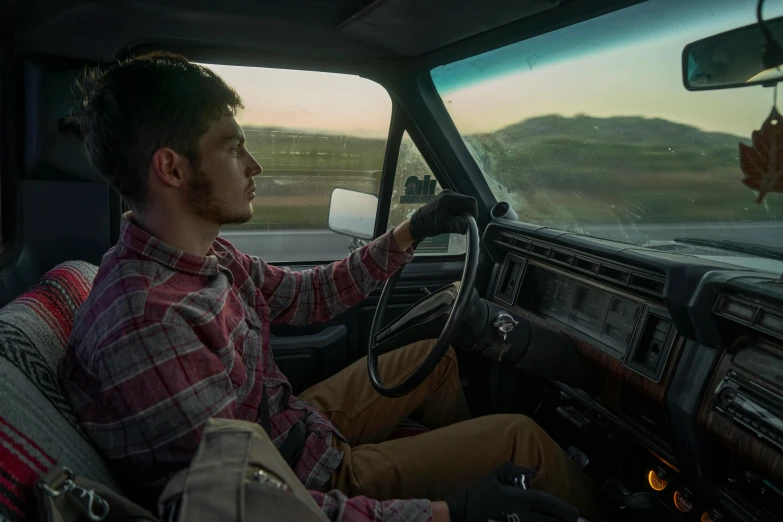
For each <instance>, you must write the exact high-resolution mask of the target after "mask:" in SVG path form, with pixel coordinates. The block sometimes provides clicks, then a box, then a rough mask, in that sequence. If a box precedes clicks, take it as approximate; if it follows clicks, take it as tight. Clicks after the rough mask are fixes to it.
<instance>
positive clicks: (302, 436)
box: [258, 386, 307, 469]
mask: <svg viewBox="0 0 783 522" xmlns="http://www.w3.org/2000/svg"><path fill="white" fill-rule="evenodd" d="M258 409H259V411H258V416H259V417H260V420H261V427H262V428H264V431H265V432H266V434H267V435H269V438H270V439H271V438H272V419H271V417H270V415H269V396H268V395H267V393H266V386H263V387H262V389H261V404H260V405H259V407H258ZM306 435H307V432H306V430H305V427H304V424H303V423H302V421H301V420H299V421H297V423H296V424H294V425H293V426H292V427H291V430H290V431H289V432H288V436H287V437H286V439H285V440H284V441H283V443H282V444H281V445H280V447H279V448H277V450H278V451H279V452H280V455H281V456H282V457H283V459H284V460H285V462H286V464H288V465H289V466H290V467H291V469H293V468H294V467H295V466H296V463H297V462H298V461H299V457H300V456H301V455H302V452H303V451H304V446H305V440H306V439H307V436H306Z"/></svg>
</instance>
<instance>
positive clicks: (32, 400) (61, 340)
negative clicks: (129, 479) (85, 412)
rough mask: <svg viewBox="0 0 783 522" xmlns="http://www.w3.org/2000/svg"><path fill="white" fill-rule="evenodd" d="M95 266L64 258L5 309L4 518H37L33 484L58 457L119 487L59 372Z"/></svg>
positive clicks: (0, 375) (0, 361)
mask: <svg viewBox="0 0 783 522" xmlns="http://www.w3.org/2000/svg"><path fill="white" fill-rule="evenodd" d="M96 272H97V268H96V267H95V266H94V265H91V264H89V263H84V262H80V261H72V262H67V263H63V264H61V265H58V266H56V267H55V268H53V269H52V270H50V271H49V272H47V273H46V274H44V276H43V277H42V278H41V279H40V281H39V282H38V283H37V284H36V285H35V286H34V287H33V288H31V289H30V290H28V291H27V292H26V293H24V294H23V295H21V296H20V297H18V298H16V299H15V300H14V301H12V302H11V303H9V304H8V305H6V306H5V307H3V308H2V309H1V310H0V397H2V401H0V485H2V487H0V520H9V521H25V520H34V519H35V517H34V516H33V510H34V498H33V493H32V487H33V486H34V485H35V482H36V481H37V480H38V477H39V476H40V475H41V473H43V472H45V471H46V470H47V469H49V468H51V467H52V466H53V465H54V464H55V463H60V464H62V465H64V466H67V467H69V468H71V469H72V470H73V471H75V472H76V473H77V474H78V475H81V476H85V477H88V478H90V479H93V480H96V481H100V482H103V483H104V484H107V485H109V486H113V487H115V488H117V481H116V480H115V478H114V477H113V475H112V473H111V471H110V470H109V468H108V466H107V465H106V463H105V462H104V461H103V459H102V458H101V456H100V455H99V454H98V452H97V451H96V449H95V448H94V447H93V445H92V443H91V442H90V439H89V438H88V437H87V435H86V434H85V433H84V431H83V430H82V429H81V428H80V427H79V423H78V422H77V420H76V417H75V416H74V414H73V413H72V412H71V408H70V406H69V405H68V402H67V401H66V399H65V397H64V396H63V394H62V391H61V388H60V383H59V379H58V378H57V366H58V364H59V361H60V360H61V359H62V357H63V354H64V351H65V345H66V341H67V339H68V335H70V332H71V327H72V326H73V318H74V314H75V313H76V310H77V309H78V307H79V306H80V305H81V304H82V302H84V300H85V299H86V298H87V294H88V293H89V291H90V287H91V285H92V280H93V278H94V277H95V274H96Z"/></svg>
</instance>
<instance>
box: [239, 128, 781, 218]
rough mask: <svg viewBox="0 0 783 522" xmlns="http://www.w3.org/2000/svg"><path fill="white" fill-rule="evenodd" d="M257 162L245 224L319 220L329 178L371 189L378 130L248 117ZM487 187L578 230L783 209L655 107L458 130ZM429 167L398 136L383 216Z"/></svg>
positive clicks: (524, 212) (729, 157)
mask: <svg viewBox="0 0 783 522" xmlns="http://www.w3.org/2000/svg"><path fill="white" fill-rule="evenodd" d="M245 133H246V136H247V139H248V148H249V150H250V151H251V152H252V153H253V154H254V155H255V157H256V158H257V159H258V160H259V162H260V163H261V164H262V165H263V167H264V174H263V175H261V176H259V177H258V178H257V179H256V185H257V187H258V190H257V194H258V197H257V198H256V200H255V201H254V205H255V216H254V218H253V221H252V222H251V223H249V224H248V225H243V226H249V227H253V228H261V229H264V228H268V229H276V228H278V229H279V228H326V227H327V215H328V205H329V197H330V194H331V191H332V190H333V189H334V188H336V187H343V188H348V189H353V190H360V191H362V192H374V193H377V192H378V190H379V186H380V173H381V169H382V166H383V159H384V152H385V140H382V139H363V138H356V137H350V136H336V135H329V134H318V133H305V132H299V131H294V130H290V129H288V130H287V129H269V128H262V129H258V128H247V129H245ZM466 141H467V143H468V145H469V148H470V149H471V152H472V154H473V155H474V157H475V158H476V161H477V162H478V163H479V164H480V165H481V166H482V168H483V170H484V172H485V173H487V174H488V182H489V183H490V185H491V187H492V189H493V191H494V192H495V194H497V195H498V196H499V198H502V199H507V200H508V201H510V202H511V203H512V205H513V206H514V208H515V209H516V210H517V212H518V214H519V215H520V219H521V220H525V221H531V222H535V223H541V224H548V225H555V226H558V227H560V228H570V229H575V230H578V229H579V227H580V226H584V225H591V224H622V225H624V226H633V225H635V224H649V223H673V222H689V221H755V220H772V219H777V218H778V217H779V216H783V199H782V198H781V195H780V194H771V195H769V196H767V199H766V202H765V204H764V205H758V204H756V203H754V199H755V197H754V194H753V193H752V192H751V191H750V190H749V189H747V188H745V187H744V186H743V185H742V184H741V181H740V180H741V178H742V174H741V172H740V169H739V164H738V159H737V155H738V143H739V142H740V141H743V142H745V143H748V140H747V139H745V138H742V137H738V136H732V135H729V134H721V133H710V132H704V131H701V130H699V129H697V128H694V127H690V126H686V125H681V124H677V123H673V122H669V121H666V120H660V119H645V118H640V117H618V118H592V117H589V116H578V117H575V118H565V117H561V116H554V115H552V116H544V117H539V118H533V119H530V120H526V121H523V122H520V123H518V124H516V125H511V126H509V127H506V128H504V129H502V130H500V131H497V132H494V133H492V134H478V135H473V136H468V137H467V140H466ZM427 174H430V172H429V169H428V168H427V165H426V163H424V161H423V159H422V158H421V156H420V155H419V154H418V152H417V151H416V149H415V146H414V145H413V143H412V142H411V141H410V139H406V140H405V141H404V142H403V146H402V148H401V155H400V159H399V162H398V176H397V178H396V180H395V185H394V197H393V199H392V201H393V204H392V209H391V216H390V223H389V224H390V225H396V224H398V223H399V222H401V221H402V220H404V219H405V217H406V216H407V215H408V214H409V213H410V212H411V211H412V210H413V209H415V206H410V205H400V204H399V203H394V202H395V201H396V202H398V201H399V197H398V196H399V195H400V194H402V193H403V191H404V186H403V183H404V180H405V178H406V177H407V176H409V175H415V176H417V177H419V178H421V177H422V176H424V175H427Z"/></svg>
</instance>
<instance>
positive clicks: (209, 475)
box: [179, 431, 252, 522]
mask: <svg viewBox="0 0 783 522" xmlns="http://www.w3.org/2000/svg"><path fill="white" fill-rule="evenodd" d="M251 439H252V434H251V433H249V432H239V431H236V432H230V433H216V432H209V431H206V432H205V433H204V437H203V438H202V440H201V444H200V445H199V449H198V451H197V452H196V456H195V457H194V459H193V462H192V463H191V464H190V469H189V470H188V474H187V479H186V482H185V488H184V491H183V494H182V504H181V506H182V507H181V510H182V511H181V513H180V515H179V520H188V521H192V522H214V521H215V520H220V521H221V522H241V521H242V520H243V519H244V513H245V484H244V481H245V470H246V468H247V463H248V456H249V454H250V443H251Z"/></svg>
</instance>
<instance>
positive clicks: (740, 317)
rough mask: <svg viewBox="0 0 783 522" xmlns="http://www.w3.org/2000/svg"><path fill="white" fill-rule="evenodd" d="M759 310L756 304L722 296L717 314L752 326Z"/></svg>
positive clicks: (716, 310) (716, 308)
mask: <svg viewBox="0 0 783 522" xmlns="http://www.w3.org/2000/svg"><path fill="white" fill-rule="evenodd" d="M758 309H759V307H758V306H757V305H755V304H751V303H746V302H745V301H740V300H737V299H732V298H730V297H727V296H725V295H722V296H721V297H720V300H719V301H718V304H717V306H716V307H715V313H716V314H718V315H722V316H724V317H728V318H730V319H733V320H735V321H738V322H740V323H744V324H751V323H752V322H753V318H754V317H756V313H757V312H758Z"/></svg>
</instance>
